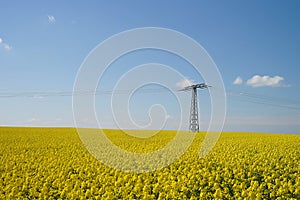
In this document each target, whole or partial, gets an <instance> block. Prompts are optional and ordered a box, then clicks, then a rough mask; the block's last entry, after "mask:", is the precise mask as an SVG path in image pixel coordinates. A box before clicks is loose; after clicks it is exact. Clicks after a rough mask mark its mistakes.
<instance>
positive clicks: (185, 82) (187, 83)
mask: <svg viewBox="0 0 300 200" xmlns="http://www.w3.org/2000/svg"><path fill="white" fill-rule="evenodd" d="M194 83H195V81H194V80H192V79H187V78H185V79H181V80H180V81H178V82H177V83H176V87H178V88H179V89H183V88H185V87H187V86H190V85H193V84H194Z"/></svg>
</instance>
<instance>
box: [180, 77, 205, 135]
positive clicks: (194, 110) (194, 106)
mask: <svg viewBox="0 0 300 200" xmlns="http://www.w3.org/2000/svg"><path fill="white" fill-rule="evenodd" d="M208 87H210V86H208V85H206V84H205V83H200V84H195V85H190V86H187V87H185V88H183V89H181V90H180V91H190V90H192V99H191V110H190V127H189V129H190V131H192V132H199V115H198V101H197V89H198V88H199V89H205V88H208Z"/></svg>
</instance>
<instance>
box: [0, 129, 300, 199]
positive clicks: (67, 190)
mask: <svg viewBox="0 0 300 200" xmlns="http://www.w3.org/2000/svg"><path fill="white" fill-rule="evenodd" d="M105 132H106V134H107V136H108V137H109V138H110V139H111V140H112V141H113V142H114V143H115V144H116V145H118V146H120V147H121V148H123V149H126V150H128V151H133V152H150V151H154V150H157V149H159V148H162V147H163V146H164V145H166V144H167V143H168V142H169V141H170V140H171V139H172V138H173V137H174V134H175V132H174V131H161V132H160V133H159V134H157V135H155V136H153V137H151V138H148V139H142V138H138V139H137V138H133V137H131V136H128V135H126V134H124V133H122V132H121V131H117V130H106V131H105ZM141 134H142V132H141ZM187 134H188V132H187ZM204 136H205V133H198V134H197V135H196V138H195V140H194V142H193V143H192V145H191V146H190V148H189V149H188V151H187V152H186V153H185V154H184V155H183V156H181V157H180V158H179V159H178V160H177V161H175V162H174V163H173V164H171V165H169V166H167V167H164V168H162V169H160V170H157V171H154V172H147V173H140V174H136V173H128V172H121V171H117V170H115V169H112V168H109V167H107V166H105V165H104V164H102V163H101V162H99V161H98V160H96V159H95V158H94V157H93V156H92V155H90V154H89V153H88V151H87V150H86V149H85V147H84V146H83V144H82V142H81V140H80V139H79V136H78V134H77V132H76V129H72V128H5V127H3V128H0V161H1V165H0V172H1V173H0V199H26V198H27V199H33V198H39V199H300V135H288V134H286V135H284V134H259V133H222V134H221V137H220V139H219V141H218V143H217V144H216V146H215V147H214V149H213V151H211V152H210V154H208V156H206V157H205V158H201V159H200V158H199V157H198V153H199V150H200V147H201V142H202V141H203V139H204Z"/></svg>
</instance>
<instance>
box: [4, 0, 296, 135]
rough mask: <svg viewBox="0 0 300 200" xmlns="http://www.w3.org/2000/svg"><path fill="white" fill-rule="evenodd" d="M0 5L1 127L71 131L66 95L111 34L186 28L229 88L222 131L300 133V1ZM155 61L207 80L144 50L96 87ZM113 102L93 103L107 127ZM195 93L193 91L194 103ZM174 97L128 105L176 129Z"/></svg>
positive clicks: (145, 97)
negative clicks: (156, 110)
mask: <svg viewBox="0 0 300 200" xmlns="http://www.w3.org/2000/svg"><path fill="white" fill-rule="evenodd" d="M0 3H1V9H0V10H1V11H0V83H1V84H0V113H1V114H0V125H2V126H74V124H73V116H72V96H70V95H69V94H70V93H71V92H72V89H73V84H74V81H75V78H76V74H77V71H78V69H79V67H80V65H81V63H82V62H83V60H84V59H85V57H86V56H87V55H88V53H89V52H90V51H91V50H92V49H93V48H94V47H95V46H96V45H98V44H99V43H100V42H102V41H104V40H105V39H107V38H108V37H110V36H112V35H114V34H117V33H119V32H121V31H125V30H128V29H132V28H139V27H149V26H150V27H164V28H169V29H174V30H176V31H179V32H182V33H184V34H186V35H188V36H190V37H192V38H193V39H194V40H196V41H197V42H198V43H200V44H201V45H202V46H203V47H204V48H205V49H206V50H207V52H208V53H209V54H210V56H211V57H212V59H213V60H214V62H215V63H216V65H217V66H218V68H219V71H220V73H221V75H222V78H223V81H224V84H225V88H226V92H227V118H226V123H225V126H224V130H225V131H261V132H276V133H280V132H282V133H300V93H299V91H300V79H299V74H300V73H299V72H300V66H299V63H300V56H299V55H300V37H299V35H300V12H299V10H300V1H297V0H289V1H276V0H269V1H259V0H257V1H14V0H9V1H8V0H7V1H6V0H2V1H0ZM149 62H157V63H164V64H168V65H170V66H174V68H176V69H177V70H179V71H180V70H181V71H183V72H184V75H185V76H186V78H187V79H189V80H193V81H194V82H201V81H202V79H201V77H196V76H194V72H193V71H192V70H189V68H188V67H187V66H186V65H187V63H184V61H182V60H180V59H179V58H176V57H175V56H172V55H168V54H165V53H163V52H159V51H143V52H136V54H135V55H128V56H127V58H124V59H123V60H122V59H120V60H119V61H118V62H116V63H114V66H113V67H112V69H111V71H110V74H108V76H109V77H110V76H111V77H113V78H107V81H106V82H105V83H103V85H101V83H100V85H99V87H100V88H102V89H103V90H107V91H109V90H111V89H112V88H113V86H114V84H115V82H114V81H116V80H118V76H121V75H122V72H124V71H126V70H128V69H130V68H131V67H134V66H135V65H137V64H142V63H149ZM124 65H125V66H126V67H125V68H124V67H123V68H122V67H121V66H124ZM125 69H126V70H125ZM141 78H143V77H141ZM104 80H105V79H104ZM178 81H181V80H178ZM175 86H176V83H174V87H175ZM153 87H154V86H152V89H153ZM146 89H147V88H146ZM148 89H149V88H148ZM150 89H151V87H150ZM156 89H159V88H156ZM160 89H161V88H160ZM157 91H158V90H157ZM119 95H120V100H122V94H121V93H120V94H119ZM109 96H110V95H109V94H99V95H97V97H96V99H97V102H102V103H103V104H99V105H96V108H99V110H101V112H100V111H99V112H100V113H97V115H98V117H99V119H100V120H101V121H102V124H103V125H105V127H107V128H115V127H116V126H115V123H114V122H113V119H112V115H111V110H110V103H109V100H108V99H109ZM190 97H191V96H190V94H189V93H186V105H187V106H188V107H189V106H190V103H189V101H190ZM172 98H173V97H172V95H170V94H168V92H167V91H162V92H154V93H151V92H149V93H148V92H145V91H144V92H143V91H141V92H140V93H138V92H137V93H136V94H135V96H133V98H132V99H131V103H130V108H131V112H132V117H133V118H134V119H136V121H138V123H140V125H145V124H147V122H148V121H147V120H149V119H148V115H147V110H148V109H149V106H151V105H152V104H153V103H160V104H163V105H165V108H166V110H167V117H166V118H167V120H169V122H170V123H168V125H167V126H166V128H167V129H172V128H174V125H175V124H176V123H178V119H177V117H176V116H177V115H178V109H177V108H176V102H175V103H174V104H173V103H172V102H173V101H172ZM200 99H201V102H200V108H201V110H202V113H201V119H202V120H201V129H206V128H207V123H208V120H209V115H208V110H209V109H207V107H209V105H208V106H206V103H207V102H209V95H208V92H207V91H201V92H200V93H199V100H200ZM104 108H106V109H104ZM184 114H185V115H186V120H183V123H184V125H185V127H187V125H188V119H189V116H188V113H184ZM86 121H87V126H88V125H89V122H88V119H86ZM90 126H93V124H90ZM129 128H130V127H129Z"/></svg>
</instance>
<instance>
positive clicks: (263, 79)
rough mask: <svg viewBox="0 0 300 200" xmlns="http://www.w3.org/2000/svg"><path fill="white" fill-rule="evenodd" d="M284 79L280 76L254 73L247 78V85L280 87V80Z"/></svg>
mask: <svg viewBox="0 0 300 200" xmlns="http://www.w3.org/2000/svg"><path fill="white" fill-rule="evenodd" d="M283 80H284V78H283V77H281V76H274V77H271V76H259V75H255V76H253V77H252V78H250V79H249V80H247V85H249V86H252V87H280V86H283V84H282V81H283Z"/></svg>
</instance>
